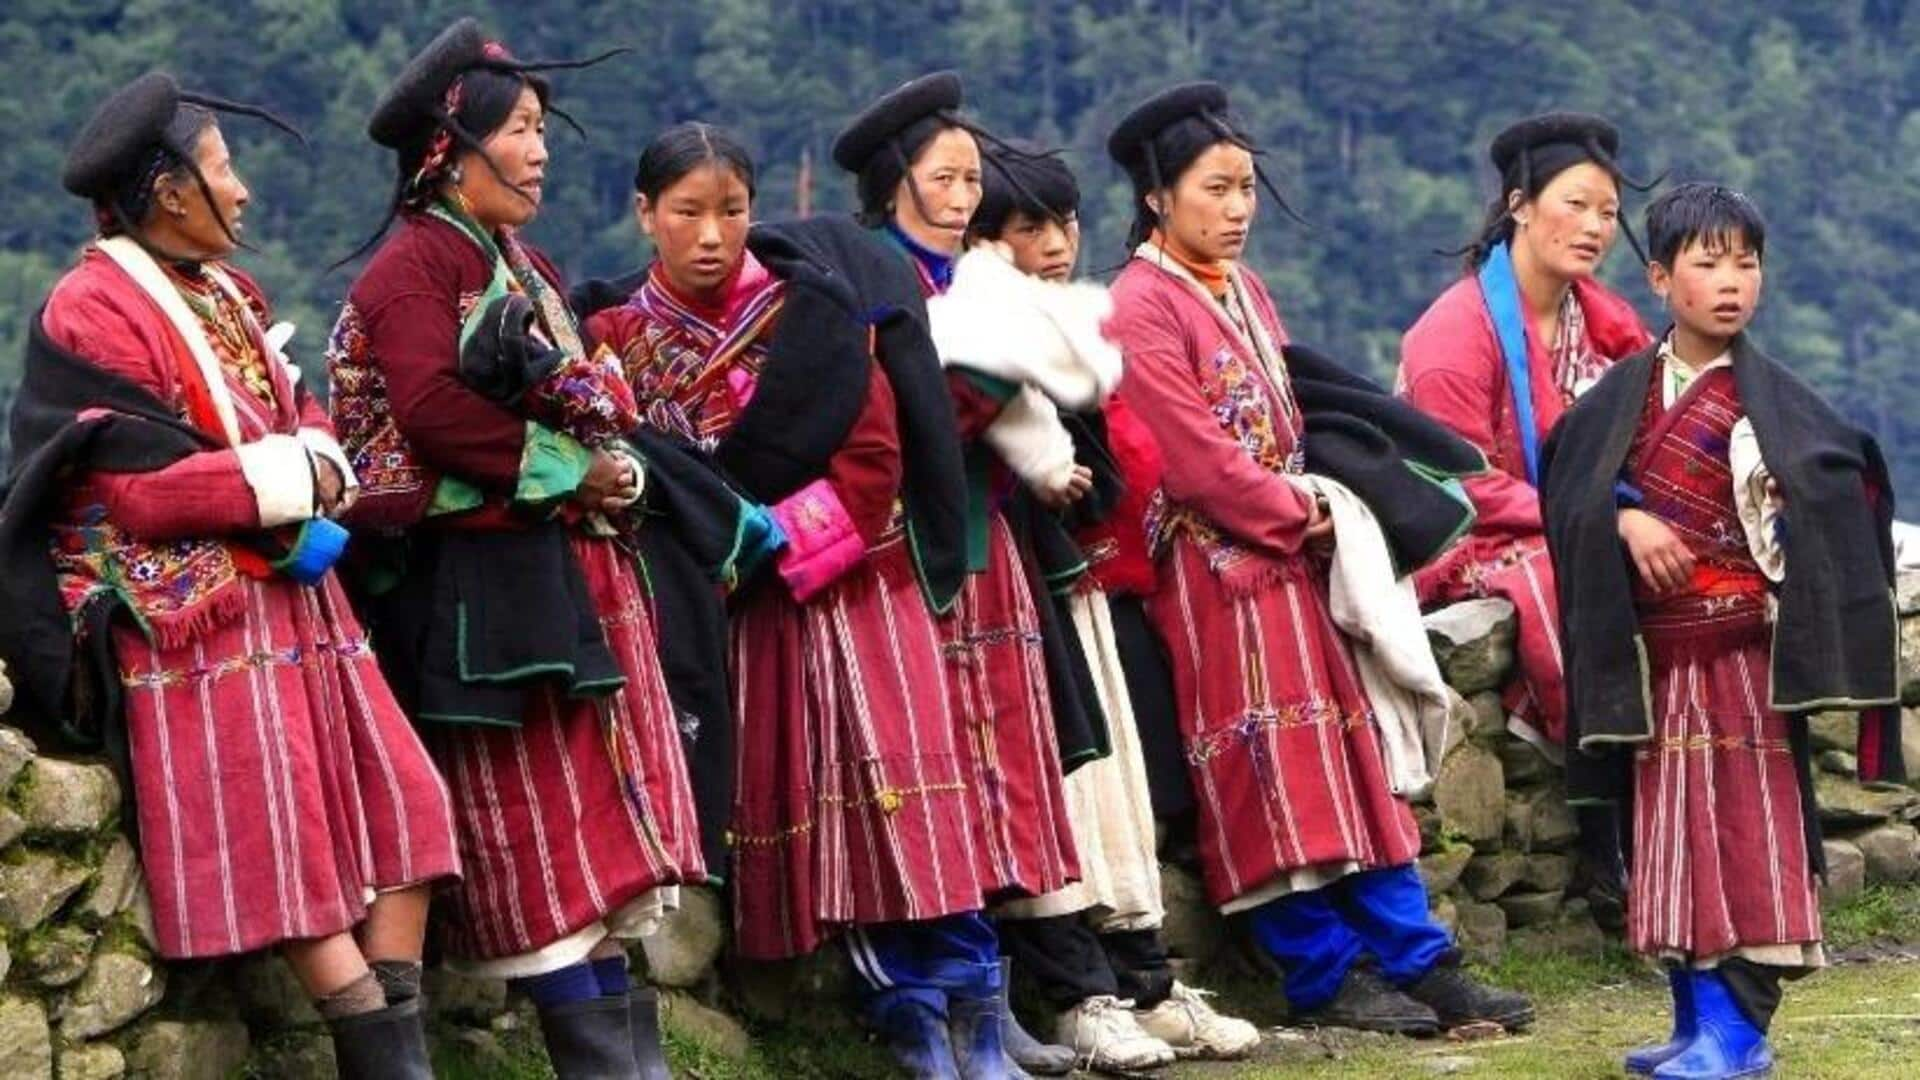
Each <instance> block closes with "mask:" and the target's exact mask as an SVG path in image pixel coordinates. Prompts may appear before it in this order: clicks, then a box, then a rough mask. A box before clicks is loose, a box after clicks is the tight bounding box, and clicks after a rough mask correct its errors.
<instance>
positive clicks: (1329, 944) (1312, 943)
mask: <svg viewBox="0 0 1920 1080" xmlns="http://www.w3.org/2000/svg"><path fill="white" fill-rule="evenodd" d="M1247 918H1248V922H1249V924H1250V925H1251V926H1252V928H1253V934H1254V938H1255V939H1256V940H1258V941H1259V942H1260V947H1261V948H1263V949H1265V950H1266V951H1267V954H1268V955H1269V956H1272V957H1273V958H1274V959H1275V960H1276V961H1278V962H1279V963H1280V966H1281V967H1283V968H1285V969H1286V972H1287V978H1286V983H1285V986H1286V990H1287V1003H1288V1005H1290V1006H1292V1007H1293V1008H1294V1009H1295V1010H1297V1011H1304V1010H1308V1009H1317V1008H1319V1007H1320V1006H1322V1005H1325V1004H1326V1003H1327V1002H1329V1001H1332V1000H1333V997H1334V995H1335V994H1337V993H1339V992H1340V983H1341V981H1342V980H1343V979H1345V978H1346V977H1347V971H1348V969H1350V968H1352V967H1353V965H1354V963H1355V962H1356V961H1358V960H1359V959H1360V957H1361V955H1362V954H1371V955H1372V956H1373V958H1374V960H1375V961H1377V962H1378V964H1379V966H1380V973H1381V974H1382V975H1384V976H1385V977H1386V979H1387V981H1388V982H1391V983H1393V984H1394V985H1396V986H1404V985H1406V984H1408V983H1411V982H1414V981H1415V980H1417V979H1419V978H1420V976H1422V975H1425V974H1426V973H1427V972H1428V971H1430V970H1432V969H1433V966H1434V965H1435V964H1437V963H1439V962H1440V960H1441V958H1442V957H1444V956H1446V955H1447V954H1448V953H1449V952H1450V951H1451V950H1452V949H1453V940H1452V939H1451V938H1450V937H1448V936H1447V931H1446V930H1445V928H1443V927H1441V926H1440V925H1439V924H1437V923H1435V922H1434V921H1433V916H1432V915H1431V914H1429V913H1428V911H1427V886H1426V883H1425V882H1423V881H1421V880H1420V873H1419V871H1417V870H1415V869H1414V868H1413V866H1412V865H1407V866H1397V867H1394V868H1393V869H1390V870H1368V871H1365V872H1363V873H1358V874H1348V875H1347V876H1346V877H1343V878H1341V879H1339V880H1338V881H1335V882H1333V883H1332V884H1331V885H1328V886H1327V887H1326V888H1323V889H1315V890H1314V891H1312V892H1304V893H1293V894H1291V895H1288V896H1282V897H1280V898H1278V899H1275V900H1270V901H1268V902H1267V903H1265V904H1262V905H1260V906H1259V907H1257V908H1254V909H1253V910H1252V911H1250V912H1248V913H1247Z"/></svg>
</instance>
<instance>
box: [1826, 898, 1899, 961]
mask: <svg viewBox="0 0 1920 1080" xmlns="http://www.w3.org/2000/svg"><path fill="white" fill-rule="evenodd" d="M1824 918H1825V924H1826V932H1827V948H1828V949H1829V950H1839V949H1853V948H1859V947H1862V946H1869V945H1877V944H1885V943H1888V942H1920V888H1914V887H1912V886H1908V887H1905V888H1900V887H1894V886H1887V885H1875V886H1873V887H1872V888H1870V889H1867V890H1866V891H1864V892H1861V893H1860V894H1858V895H1857V896H1852V897H1849V898H1847V899H1846V900H1843V901H1841V902H1840V903H1838V904H1835V905H1833V906H1831V907H1829V908H1827V910H1826V912H1825V913H1824Z"/></svg>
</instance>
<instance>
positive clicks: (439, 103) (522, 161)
mask: <svg viewBox="0 0 1920 1080" xmlns="http://www.w3.org/2000/svg"><path fill="white" fill-rule="evenodd" d="M543 66H547V65H535V64H525V63H521V62H518V61H516V60H514V59H513V58H512V57H511V55H509V54H508V53H507V51H506V50H505V49H504V48H503V47H502V46H500V45H499V44H498V43H497V42H491V41H488V40H486V39H485V38H484V37H483V35H482V34H481V32H480V30H479V28H478V26H477V25H476V24H475V23H474V22H473V21H472V20H470V19H463V20H461V21H460V22H458V23H455V24H454V25H453V26H452V27H450V28H449V29H448V30H447V31H445V32H444V33H442V34H441V35H440V36H439V37H438V38H437V39H435V40H434V41H433V42H432V43H431V44H430V45H428V46H427V48H426V49H425V50H423V51H422V52H421V53H420V54H419V55H418V56H416V57H415V58H414V59H413V60H412V61H411V62H409V63H408V65H407V67H406V68H405V69H404V70H403V71H402V72H401V73H400V75H399V77H398V79H397V80H396V81H395V83H394V85H393V86H392V87H391V88H390V89H389V90H388V92H387V94H386V96H385V97H384V98H383V99H382V101H381V103H380V105H379V106H378V108H377V109H376V110H375V113H374V116H373V119H372V121H371V123H370V124H369V132H370V134H371V135H372V136H373V138H374V139H375V140H376V141H377V142H379V143H381V144H382V145H384V146H387V147H390V148H392V149H393V150H394V151H395V152H396V156H397V159H398V172H399V187H398V189H397V191H396V194H395V202H394V209H395V212H396V213H395V214H393V215H390V218H391V217H394V216H397V218H398V225H397V228H395V230H394V232H393V233H392V234H391V235H390V236H387V237H386V239H385V240H384V242H382V243H381V245H380V248H379V250H378V251H377V252H376V253H375V254H374V255H373V257H372V258H371V259H370V260H369V262H368V263H367V265H366V267H365V268H364V269H363V270H362V271H361V273H360V276H359V278H358V279H357V280H356V281H355V282H354V284H353V286H352V289H351V290H350V291H349V293H348V297H347V303H346V305H345V307H344V308H343V309H342V311H341V314H340V318H339V320H338V322H337V323H336V324H335V327H334V331H333V340H332V342H331V345H330V349H329V357H328V360H329V366H330V370H331V374H332V376H333V385H334V393H333V400H332V407H333V411H334V416H335V419H336V422H337V423H338V424H339V426H340V430H341V437H342V440H343V442H345V444H346V446H347V448H348V451H349V452H350V454H351V455H352V460H353V461H354V462H355V463H356V467H357V468H359V469H360V471H361V482H362V499H361V502H360V504H359V505H358V507H357V508H356V515H357V516H356V520H357V521H360V522H362V523H363V524H364V526H365V528H364V529H363V530H362V532H363V533H364V534H365V536H366V538H367V540H368V543H367V544H365V545H364V548H363V550H362V560H363V564H362V565H361V566H360V567H359V569H360V571H361V572H360V574H359V575H358V582H359V584H360V587H361V591H362V594H363V596H362V601H363V605H364V607H365V610H366V611H367V612H368V617H369V620H370V622H372V624H373V626H374V630H375V632H376V634H377V635H378V636H379V638H380V641H381V655H380V658H381V662H382V664H383V665H385V667H386V668H387V670H388V672H389V676H390V677H391V678H392V679H393V681H394V685H395V689H396V691H397V692H398V693H399V695H400V698H401V701H402V703H403V704H404V705H406V706H407V707H408V709H409V711H410V712H411V713H412V714H413V716H414V719H415V721H416V722H417V723H419V724H421V725H422V726H423V727H424V728H425V729H426V731H427V744H428V746H429V748H430V749H431V750H432V751H433V752H434V754H435V756H436V758H437V760H438V761H439V762H440V764H441V768H442V770H443V771H444V772H445V774H446V776H447V782H448V784H449V786H450V787H451V788H452V790H453V801H454V816H455V823H456V825H457V827H458V830H459V837H460V851H461V857H462V860H463V862H464V864H465V867H466V870H467V878H466V880H465V883H464V884H463V886H462V887H461V888H460V889H459V890H458V891H456V892H455V893H454V894H453V895H452V896H451V897H450V901H451V902H450V903H449V904H448V909H449V915H450V918H449V919H448V920H447V922H446V925H445V941H446V949H447V955H448V957H449V961H450V963H452V964H454V965H456V966H458V967H460V968H462V969H464V970H466V971H469V972H472V973H475V974H480V975H485V976H491V977H496V978H507V979H509V980H512V981H513V983H514V985H516V986H517V987H519V988H520V989H521V990H522V991H523V992H525V993H526V994H527V995H528V996H529V997H530V998H531V999H532V1000H533V1002H534V1004H535V1005H536V1007H537V1008H538V1010H539V1014H540V1022H541V1029H542V1032H543V1034H544V1036H545V1038H546V1044H547V1050H548V1053H549V1056H550V1057H551V1059H552V1061H553V1064H554V1067H555V1069H556V1071H557V1072H559V1074H560V1075H561V1076H563V1077H570V1076H609V1075H611V1076H630V1075H638V1074H639V1073H640V1072H641V1071H643V1070H644V1071H646V1072H647V1074H648V1075H658V1074H659V1072H660V1071H661V1070H663V1069H664V1064H663V1062H662V1060H661V1058H660V1051H659V1040H658V1031H657V1015H656V1013H655V1010H654V1005H655V999H654V997H653V996H652V993H651V992H650V991H648V990H646V989H639V990H635V989H633V988H632V987H631V986H630V983H629V978H628V973H627V968H626V955H625V949H624V946H623V941H625V940H628V939H631V938H634V937H638V936H641V935H644V934H646V933H649V932H651V931H652V930H653V929H655V928H657V927H658V926H659V924H660V921H661V919H662V918H663V917H664V916H665V915H667V914H668V913H669V912H671V911H672V910H674V909H675V908H676V907H677V906H678V902H679V892H678V889H679V885H680V884H681V883H683V882H699V881H703V880H705V869H704V866H703V862H702V856H701V852H700V845H699V830H698V828H697V826H696V823H695V820H694V810H693V802H692V794H691V791H690V788H689V781H688V776H687V769H686V762H685V758H684V754H683V750H682V743H681V738H680V734H679V731H678V728H677V726H676V723H675V715H674V712H673V709H672V706H671V704H670V701H669V698H668V691H667V687H666V684H665V681H664V678H663V675H662V672H661V668H660V662H659V657H658V645H657V640H656V637H655V624H654V614H653V610H652V606H651V603H650V600H649V598H648V596H647V594H646V592H645V590H644V585H643V581H642V578H641V576H640V573H639V566H638V562H637V560H636V559H635V557H634V556H633V555H632V554H631V551H630V548H629V546H628V541H627V540H626V539H625V538H624V537H623V536H622V533H621V529H622V528H624V527H627V526H624V525H622V522H623V520H625V519H626V516H625V514H624V513H623V511H624V510H625V508H627V507H628V506H629V505H630V504H632V503H633V502H634V501H635V499H636V498H637V497H638V496H639V494H640V486H641V484H642V482H643V481H644V474H643V473H642V472H641V468H640V462H639V460H638V457H637V455H636V454H635V453H633V452H631V451H629V450H627V449H625V448H624V444H623V443H622V442H621V440H620V439H618V438H608V437H607V432H605V431H596V430H594V424H591V423H588V422H586V420H587V419H588V418H597V419H599V420H602V421H605V420H609V419H616V418H618V417H620V416H621V415H622V413H623V409H622V405H623V404H624V405H625V406H626V409H625V410H624V411H626V412H631V402H630V396H629V395H627V393H626V388H625V385H624V383H623V382H622V380H621V379H620V378H619V372H618V366H617V364H614V363H612V360H611V358H610V357H606V356H604V354H603V355H602V356H600V357H599V358H598V359H596V358H595V357H594V356H593V355H592V354H591V353H589V352H588V351H587V350H586V349H585V346H584V342H583V340H582V335H581V333H580V331H579V329H578V328H577V326H576V325H575V324H574V322H573V317H572V314H571V313H570V312H569V311H568V309H567V306H566V303H565V300H564V297H565V286H564V284H563V283H562V281H561V280H560V277H559V275H558V274H557V273H556V272H555V271H554V269H553V266H552V264H551V263H549V262H548V261H547V260H546V259H545V258H544V257H543V256H542V255H541V254H540V253H539V252H537V251H535V250H534V249H533V248H532V247H530V246H529V245H527V244H526V243H525V241H524V240H523V239H521V237H520V236H519V230H520V229H521V228H522V227H523V226H525V225H526V224H527V223H528V222H529V221H530V220H531V219H532V218H533V217H534V215H535V213H536V212H537V211H538V209H539V206H540V199H541V188H542V184H543V181H544V179H545V176H546V172H547V166H548V158H547V151H546V144H545V138H544V126H545V120H546V116H547V112H548V110H547V102H548V96H549V91H548V86H547V83H546V81H545V80H544V79H543V78H542V77H540V76H539V75H537V74H535V73H534V72H537V71H538V70H539V69H540V68H541V67H543ZM382 231H383V232H384V229H383V230H382ZM556 371H560V372H570V373H576V375H577V377H569V378H566V379H563V380H561V381H562V382H563V383H565V384H566V387H568V388H570V392H572V393H574V394H576V395H577V396H578V398H579V400H578V402H577V403H576V404H577V406H578V412H579V414H580V417H581V421H580V422H577V423H571V424H569V423H563V422H562V421H561V418H558V417H556V416H554V415H553V413H552V412H551V411H550V410H549V409H547V408H545V407H539V406H536V405H534V403H533V402H534V399H535V398H536V397H540V396H542V395H539V394H536V393H528V394H519V395H514V394H509V395H506V396H505V397H504V398H503V397H502V396H501V395H499V394H495V393H491V392H487V393H483V392H482V390H481V389H480V387H481V386H483V385H484V386H492V385H493V383H492V382H490V381H487V380H481V379H478V376H479V375H480V374H481V373H492V374H493V375H494V376H496V377H498V378H502V379H506V380H507V381H509V382H511V381H512V380H513V379H515V378H517V377H519V376H520V375H521V374H526V373H535V374H537V375H538V377H540V378H541V379H543V380H545V378H546V376H548V375H551V374H552V373H554V372H556ZM540 385H542V386H546V385H547V383H546V382H545V381H543V382H542V383H541V384H540ZM502 400H509V401H512V402H513V405H512V406H509V405H506V404H502ZM544 404H545V405H551V404H553V402H544ZM536 407H538V408H539V411H540V413H541V415H540V417H539V418H535V417H533V416H529V415H527V414H526V413H525V412H524V411H523V410H526V409H533V408H536ZM561 411H562V413H564V412H565V410H561ZM632 419H637V418H632ZM614 430H619V425H618V423H617V422H616V423H615V427H614Z"/></svg>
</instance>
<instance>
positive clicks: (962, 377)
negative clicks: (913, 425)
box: [884, 233, 1080, 899]
mask: <svg viewBox="0 0 1920 1080" xmlns="http://www.w3.org/2000/svg"><path fill="white" fill-rule="evenodd" d="M884 235H886V236H888V237H889V239H890V240H891V242H892V244H893V246H895V247H896V248H900V249H901V255H902V257H903V258H905V259H907V260H908V261H909V262H911V263H912V265H913V268H914V270H915V273H916V274H917V276H918V277H919V280H920V291H921V292H922V294H923V295H926V296H932V295H934V294H935V293H937V292H938V291H940V290H941V289H942V288H943V287H944V286H943V285H941V284H940V282H938V281H936V280H935V278H934V276H933V275H932V274H931V273H929V272H928V270H927V268H926V266H925V265H923V264H922V263H921V261H920V258H919V257H918V256H916V255H915V254H914V253H913V252H912V251H911V250H908V249H905V248H903V247H901V245H900V243H899V241H898V240H897V239H896V238H893V236H892V234H891V233H886V234H884ZM946 376H947V388H948V391H949V393H950V394H951V395H952V397H953V400H954V409H955V413H956V418H957V420H958V423H959V431H960V437H961V439H962V440H964V441H969V442H971V441H973V440H977V439H978V438H979V437H980V435H981V433H982V432H984V431H985V430H986V428H987V426H988V425H989V424H991V423H992V422H993V420H994V418H995V417H997V416H998V415H999V412H1000V409H1001V408H1002V407H1003V406H1004V405H1005V404H1006V399H1005V398H1004V397H1002V396H1000V395H997V394H993V393H988V392H986V391H985V390H984V389H983V388H982V387H981V386H980V385H978V384H976V383H975V382H974V381H973V380H972V379H971V378H969V377H968V376H967V375H966V374H965V373H964V372H962V371H960V370H958V369H956V368H951V367H950V368H948V369H947V372H946ZM971 452H974V453H984V452H985V450H984V448H983V447H974V448H972V450H971ZM994 471H997V470H994ZM985 482H987V481H985V480H983V479H981V478H978V477H970V478H969V483H970V484H981V483H985ZM979 496H980V493H978V492H976V499H977V500H978V501H979V502H983V503H984V504H985V505H984V506H981V507H976V508H975V509H973V510H971V511H969V516H970V519H974V520H970V521H969V528H970V529H974V528H980V529H984V531H985V533H986V559H985V562H984V565H976V566H974V567H972V573H969V574H968V575H967V579H966V583H965V585H964V586H962V588H961V590H960V595H959V598H958V599H957V600H956V601H955V602H954V605H953V610H952V611H951V612H949V613H948V614H947V616H946V617H945V618H944V619H942V620H941V621H940V627H941V633H942V636H943V638H944V643H943V651H944V653H945V655H946V661H947V666H946V675H947V694H948V698H949V701H950V707H951V708H952V710H953V718H954V721H955V722H956V723H957V724H958V725H959V727H958V740H959V745H960V750H961V755H962V758H963V760H964V761H965V764H966V769H967V777H968V782H969V792H970V794H971V795H972V797H973V801H974V805H975V812H976V818H975V820H976V822H977V823H978V827H979V832H978V833H977V835H976V838H975V844H974V852H975V854H976V855H977V856H978V858H979V860H980V875H981V880H982V881H983V882H985V883H986V886H987V890H988V898H990V899H1010V898H1018V897H1025V896H1041V895H1044V894H1046V893H1051V892H1054V891H1056V890H1059V889H1061V888H1064V887H1065V886H1067V885H1068V884H1069V883H1071V882H1074V881H1077V880H1079V878H1080V864H1079V857H1078V854H1077V852H1075V850H1074V846H1073V826H1072V822H1071V821H1070V819H1069V818H1068V817H1067V787H1066V772H1065V770H1064V769H1063V768H1062V766H1061V763H1060V739H1059V734H1058V732H1057V730H1056V728H1055V725H1054V720H1053V701H1052V698H1051V697H1049V696H1048V691H1047V668H1046V658H1045V653H1044V651H1043V647H1042V644H1041V640H1040V616H1039V614H1038V613H1037V612H1036V611H1035V610H1034V606H1033V605H1034V599H1033V592H1032V590H1031V588H1029V586H1028V584H1027V574H1026V572H1025V570H1024V569H1023V568H1022V566H1021V562H1020V559H1021V556H1020V552H1019V549H1018V548H1017V547H1016V546H1015V544H1014V540H1013V532H1012V530H1011V529H1009V528H1008V526H1007V519H1006V517H1005V515H1003V514H1002V513H1001V512H1000V511H999V509H998V508H997V507H996V506H995V505H994V496H993V495H992V493H991V492H988V493H986V494H985V497H984V498H980V497H979ZM979 515H984V518H985V520H984V521H980V520H977V517H978V516H979Z"/></svg>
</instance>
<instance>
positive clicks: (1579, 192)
mask: <svg viewBox="0 0 1920 1080" xmlns="http://www.w3.org/2000/svg"><path fill="white" fill-rule="evenodd" d="M1511 198H1512V200H1513V219H1514V236H1513V241H1514V243H1515V244H1516V245H1519V244H1524V245H1526V247H1527V249H1528V254H1529V255H1530V256H1531V260H1532V262H1533V265H1535V266H1538V267H1540V268H1541V269H1543V270H1545V271H1546V272H1547V273H1549V274H1551V275H1553V276H1554V277H1556V278H1559V279H1561V280H1563V281H1572V280H1574V279H1576V278H1584V277H1590V276H1592V274H1593V272H1594V271H1595V270H1597V269H1599V268H1600V263H1601V261H1602V260H1603V259H1605V258H1606V257H1607V251H1608V250H1609V249H1611V248H1612V247H1613V241H1614V237H1616V236H1618V235H1619V232H1620V187H1619V185H1618V184H1616V183H1615V182H1614V179H1613V176H1612V175H1611V174H1609V173H1608V172H1607V170H1605V169H1603V168H1601V167H1600V166H1598V165H1595V164H1594V163H1593V162H1591V161H1583V162H1581V163H1580V164H1578V165H1575V166H1572V167H1571V168H1568V169H1565V170H1562V171H1561V172H1560V174H1559V175H1557V176H1555V177H1554V178H1553V179H1552V180H1549V181H1547V186H1546V187H1543V188H1541V189H1540V194H1538V195H1536V196H1534V197H1533V198H1532V199H1530V200H1527V201H1525V202H1522V201H1520V197H1519V194H1518V193H1517V192H1516V193H1514V195H1513V196H1512V197H1511Z"/></svg>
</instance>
